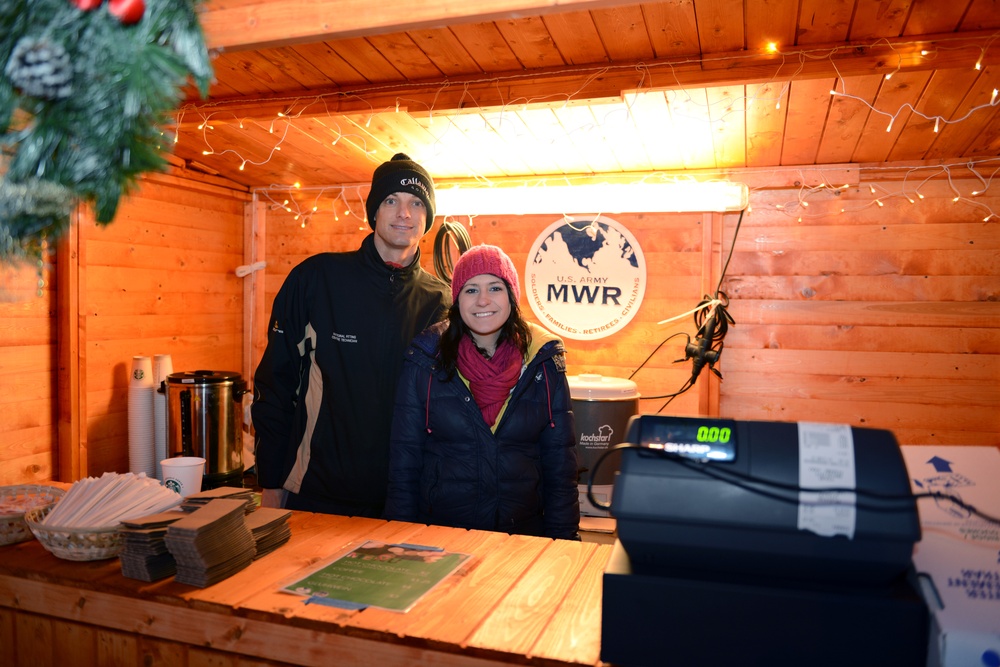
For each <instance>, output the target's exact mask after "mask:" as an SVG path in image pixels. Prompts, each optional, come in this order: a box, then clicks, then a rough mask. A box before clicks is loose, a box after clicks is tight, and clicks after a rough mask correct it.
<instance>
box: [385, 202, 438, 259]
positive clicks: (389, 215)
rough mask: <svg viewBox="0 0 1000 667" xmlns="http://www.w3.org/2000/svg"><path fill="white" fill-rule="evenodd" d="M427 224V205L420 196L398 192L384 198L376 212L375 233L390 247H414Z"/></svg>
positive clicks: (404, 248)
mask: <svg viewBox="0 0 1000 667" xmlns="http://www.w3.org/2000/svg"><path fill="white" fill-rule="evenodd" d="M426 225H427V207H426V206H424V202H423V200H422V199H420V197H417V196H416V195H411V194H410V193H409V192H396V193H394V194H391V195H389V196H388V197H386V198H385V199H383V200H382V203H381V204H380V205H379V207H378V211H376V212H375V234H376V235H377V236H378V237H379V239H381V241H382V243H383V244H385V246H387V247H388V248H392V249H394V250H397V251H405V250H409V249H414V248H416V247H417V245H418V244H419V243H420V238H421V237H422V236H423V235H424V229H425V227H426Z"/></svg>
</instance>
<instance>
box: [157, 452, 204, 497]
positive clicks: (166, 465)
mask: <svg viewBox="0 0 1000 667" xmlns="http://www.w3.org/2000/svg"><path fill="white" fill-rule="evenodd" d="M160 467H161V468H162V470H163V486H165V487H167V488H168V489H170V490H171V491H176V492H177V493H179V494H181V496H183V497H185V498H187V497H188V496H190V495H191V494H192V493H198V492H199V491H201V478H202V476H203V475H204V474H205V459H203V458H201V457H200V456H175V457H174V458H172V459H163V460H162V461H160Z"/></svg>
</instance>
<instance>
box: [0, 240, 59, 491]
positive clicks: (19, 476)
mask: <svg viewBox="0 0 1000 667" xmlns="http://www.w3.org/2000/svg"><path fill="white" fill-rule="evenodd" d="M54 271H55V256H54V255H52V256H51V257H50V258H49V260H48V261H47V263H46V265H45V266H44V268H43V269H42V270H41V272H39V269H38V267H37V266H33V265H25V264H16V263H0V388H2V389H0V413H2V414H3V415H4V418H3V419H2V420H0V443H2V446H0V485H6V484H30V483H34V482H41V481H46V480H49V479H52V476H53V474H54V470H55V468H56V466H57V462H56V460H55V458H54V452H55V447H54V445H55V442H56V429H57V424H56V405H55V402H54V397H55V391H54V387H55V384H56V375H57V373H56V354H57V349H56V338H55V331H54V319H53V318H54V315H55V308H56V302H55V297H56V292H55V290H54V288H53V284H52V280H53V277H54V275H55V273H54ZM40 282H41V284H39V283H40Z"/></svg>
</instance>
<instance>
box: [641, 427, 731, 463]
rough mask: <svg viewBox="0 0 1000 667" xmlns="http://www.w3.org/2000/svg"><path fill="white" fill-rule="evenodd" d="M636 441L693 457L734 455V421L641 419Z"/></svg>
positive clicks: (717, 458)
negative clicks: (639, 431)
mask: <svg viewBox="0 0 1000 667" xmlns="http://www.w3.org/2000/svg"><path fill="white" fill-rule="evenodd" d="M641 428H642V432H641V434H640V440H639V444H640V445H642V446H644V447H649V448H651V449H662V450H663V451H664V452H666V453H668V454H676V455H678V456H685V457H687V458H692V459H700V460H712V461H732V460H733V459H735V458H736V422H735V420H732V419H702V418H692V417H660V416H657V417H655V418H649V419H643V423H642V426H641Z"/></svg>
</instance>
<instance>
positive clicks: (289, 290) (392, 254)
mask: <svg viewBox="0 0 1000 667" xmlns="http://www.w3.org/2000/svg"><path fill="white" fill-rule="evenodd" d="M366 210H367V214H368V224H369V225H371V227H372V229H373V233H372V234H369V235H368V236H367V237H365V239H364V241H362V243H361V247H360V248H359V249H358V250H355V251H351V252H342V253H321V254H318V255H313V256H312V257H309V258H308V259H306V260H305V261H303V262H302V263H301V264H299V265H298V266H296V267H295V268H293V269H292V271H291V272H290V273H289V274H288V277H287V278H286V279H285V282H284V284H283V285H282V286H281V289H280V291H279V292H278V294H277V296H276V297H275V299H274V307H273V311H272V315H271V319H270V322H269V327H268V334H267V348H266V349H265V350H264V355H263V357H262V358H261V361H260V364H259V365H258V366H257V371H256V373H255V374H254V402H253V407H252V409H251V410H252V416H253V424H254V429H255V431H256V443H255V444H256V446H255V455H256V468H257V480H258V483H259V484H260V485H261V487H262V488H263V489H264V504H265V505H268V506H272V507H273V506H284V507H287V508H289V509H299V510H306V511H310V512H326V513H329V514H346V515H350V516H370V517H379V516H381V515H382V510H383V506H384V504H385V496H386V482H387V478H388V458H389V427H390V424H391V421H392V419H391V417H392V407H393V399H394V396H395V389H396V382H397V380H398V378H399V373H400V369H401V366H402V359H403V351H404V350H405V349H406V347H407V345H408V344H409V342H410V340H411V339H412V338H413V337H414V336H415V335H416V334H417V333H419V332H420V331H422V330H423V329H425V328H426V327H428V326H430V325H431V324H433V323H434V322H437V321H438V320H439V319H440V318H441V316H442V314H443V313H444V312H446V311H447V310H448V308H449V306H450V305H451V290H450V288H449V287H448V285H447V284H445V283H444V282H443V281H441V280H439V279H437V278H436V277H434V276H432V275H431V274H429V273H427V272H426V271H424V270H423V269H422V268H421V267H420V249H419V243H420V239H421V237H422V236H423V235H424V234H425V233H426V232H427V231H428V230H429V229H430V228H431V225H432V224H433V222H434V183H433V180H432V179H431V177H430V175H429V174H428V173H427V171H426V170H424V168H423V167H421V166H420V165H419V164H417V163H416V162H413V161H412V160H410V158H409V157H408V156H407V155H405V154H403V153H398V154H396V155H395V156H393V158H392V160H390V161H389V162H385V163H383V164H382V165H380V166H379V167H378V168H377V169H376V170H375V173H374V175H373V177H372V186H371V190H370V192H369V195H368V199H367V201H366Z"/></svg>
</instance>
